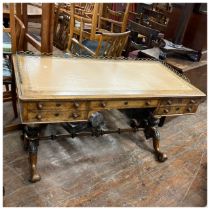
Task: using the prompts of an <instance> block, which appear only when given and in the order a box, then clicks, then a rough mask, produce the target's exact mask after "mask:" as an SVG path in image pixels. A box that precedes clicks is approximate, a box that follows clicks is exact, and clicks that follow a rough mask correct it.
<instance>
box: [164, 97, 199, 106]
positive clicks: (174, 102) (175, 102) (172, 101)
mask: <svg viewBox="0 0 210 210" xmlns="http://www.w3.org/2000/svg"><path fill="white" fill-rule="evenodd" d="M199 102H200V100H199V99H197V98H196V99H191V98H168V99H164V100H161V102H160V106H185V105H194V104H199Z"/></svg>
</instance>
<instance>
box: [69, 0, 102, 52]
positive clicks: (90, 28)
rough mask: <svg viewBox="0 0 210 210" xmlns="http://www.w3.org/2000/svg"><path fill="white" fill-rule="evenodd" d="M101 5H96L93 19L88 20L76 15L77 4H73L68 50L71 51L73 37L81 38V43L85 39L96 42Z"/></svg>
mask: <svg viewBox="0 0 210 210" xmlns="http://www.w3.org/2000/svg"><path fill="white" fill-rule="evenodd" d="M98 12H99V4H98V3H94V9H93V12H92V18H87V17H83V16H79V15H78V14H75V4H73V3H72V4H71V11H70V33H69V41H68V47H67V48H68V49H70V46H71V41H72V38H73V36H74V35H75V36H77V37H79V41H80V42H81V41H82V39H83V38H85V39H89V40H94V39H95V35H96V28H97V21H98V18H97V17H98Z"/></svg>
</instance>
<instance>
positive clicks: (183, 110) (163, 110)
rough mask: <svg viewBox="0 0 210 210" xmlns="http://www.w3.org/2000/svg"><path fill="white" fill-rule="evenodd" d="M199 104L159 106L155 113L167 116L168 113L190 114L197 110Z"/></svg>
mask: <svg viewBox="0 0 210 210" xmlns="http://www.w3.org/2000/svg"><path fill="white" fill-rule="evenodd" d="M197 108H198V105H196V104H194V105H191V104H189V105H186V106H165V107H159V108H157V109H156V110H155V113H154V114H155V115H161V116H167V115H179V114H190V113H195V112H196V111H197Z"/></svg>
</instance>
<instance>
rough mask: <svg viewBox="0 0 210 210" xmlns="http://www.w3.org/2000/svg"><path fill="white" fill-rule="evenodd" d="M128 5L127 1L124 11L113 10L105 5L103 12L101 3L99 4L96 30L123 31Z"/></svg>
mask: <svg viewBox="0 0 210 210" xmlns="http://www.w3.org/2000/svg"><path fill="white" fill-rule="evenodd" d="M129 7H130V4H129V3H127V4H126V7H125V11H124V12H121V11H114V10H112V9H110V8H108V7H106V9H105V12H103V4H100V11H99V19H98V30H99V31H101V32H104V30H105V32H107V31H110V32H118V33H119V32H121V33H122V32H125V31H126V29H127V23H128V18H129ZM103 14H105V15H103Z"/></svg>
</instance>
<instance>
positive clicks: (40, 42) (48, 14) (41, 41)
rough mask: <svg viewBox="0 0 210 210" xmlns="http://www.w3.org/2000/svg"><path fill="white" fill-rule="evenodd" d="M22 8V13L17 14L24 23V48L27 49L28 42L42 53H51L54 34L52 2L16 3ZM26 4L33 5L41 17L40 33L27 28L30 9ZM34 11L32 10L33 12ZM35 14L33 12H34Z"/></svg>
mask: <svg viewBox="0 0 210 210" xmlns="http://www.w3.org/2000/svg"><path fill="white" fill-rule="evenodd" d="M18 4H19V6H20V7H21V8H22V9H21V11H22V13H21V14H20V16H18V15H17V16H18V17H19V18H20V19H21V21H22V22H23V24H24V25H25V33H26V36H25V37H26V38H25V41H24V50H27V43H30V44H31V45H32V46H33V47H35V48H36V49H37V50H38V51H40V52H42V53H52V51H53V34H54V4H53V3H42V4H29V3H18ZM28 6H33V7H34V10H35V9H36V11H37V12H35V13H37V14H38V13H40V12H41V16H40V14H38V15H39V16H40V17H41V31H40V34H38V35H37V34H33V33H31V32H30V31H29V30H28V28H29V27H28V23H29V21H30V19H29V17H30V16H31V14H30V12H31V11H30V9H29V8H28ZM33 13H34V12H33ZM34 15H35V14H34Z"/></svg>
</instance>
